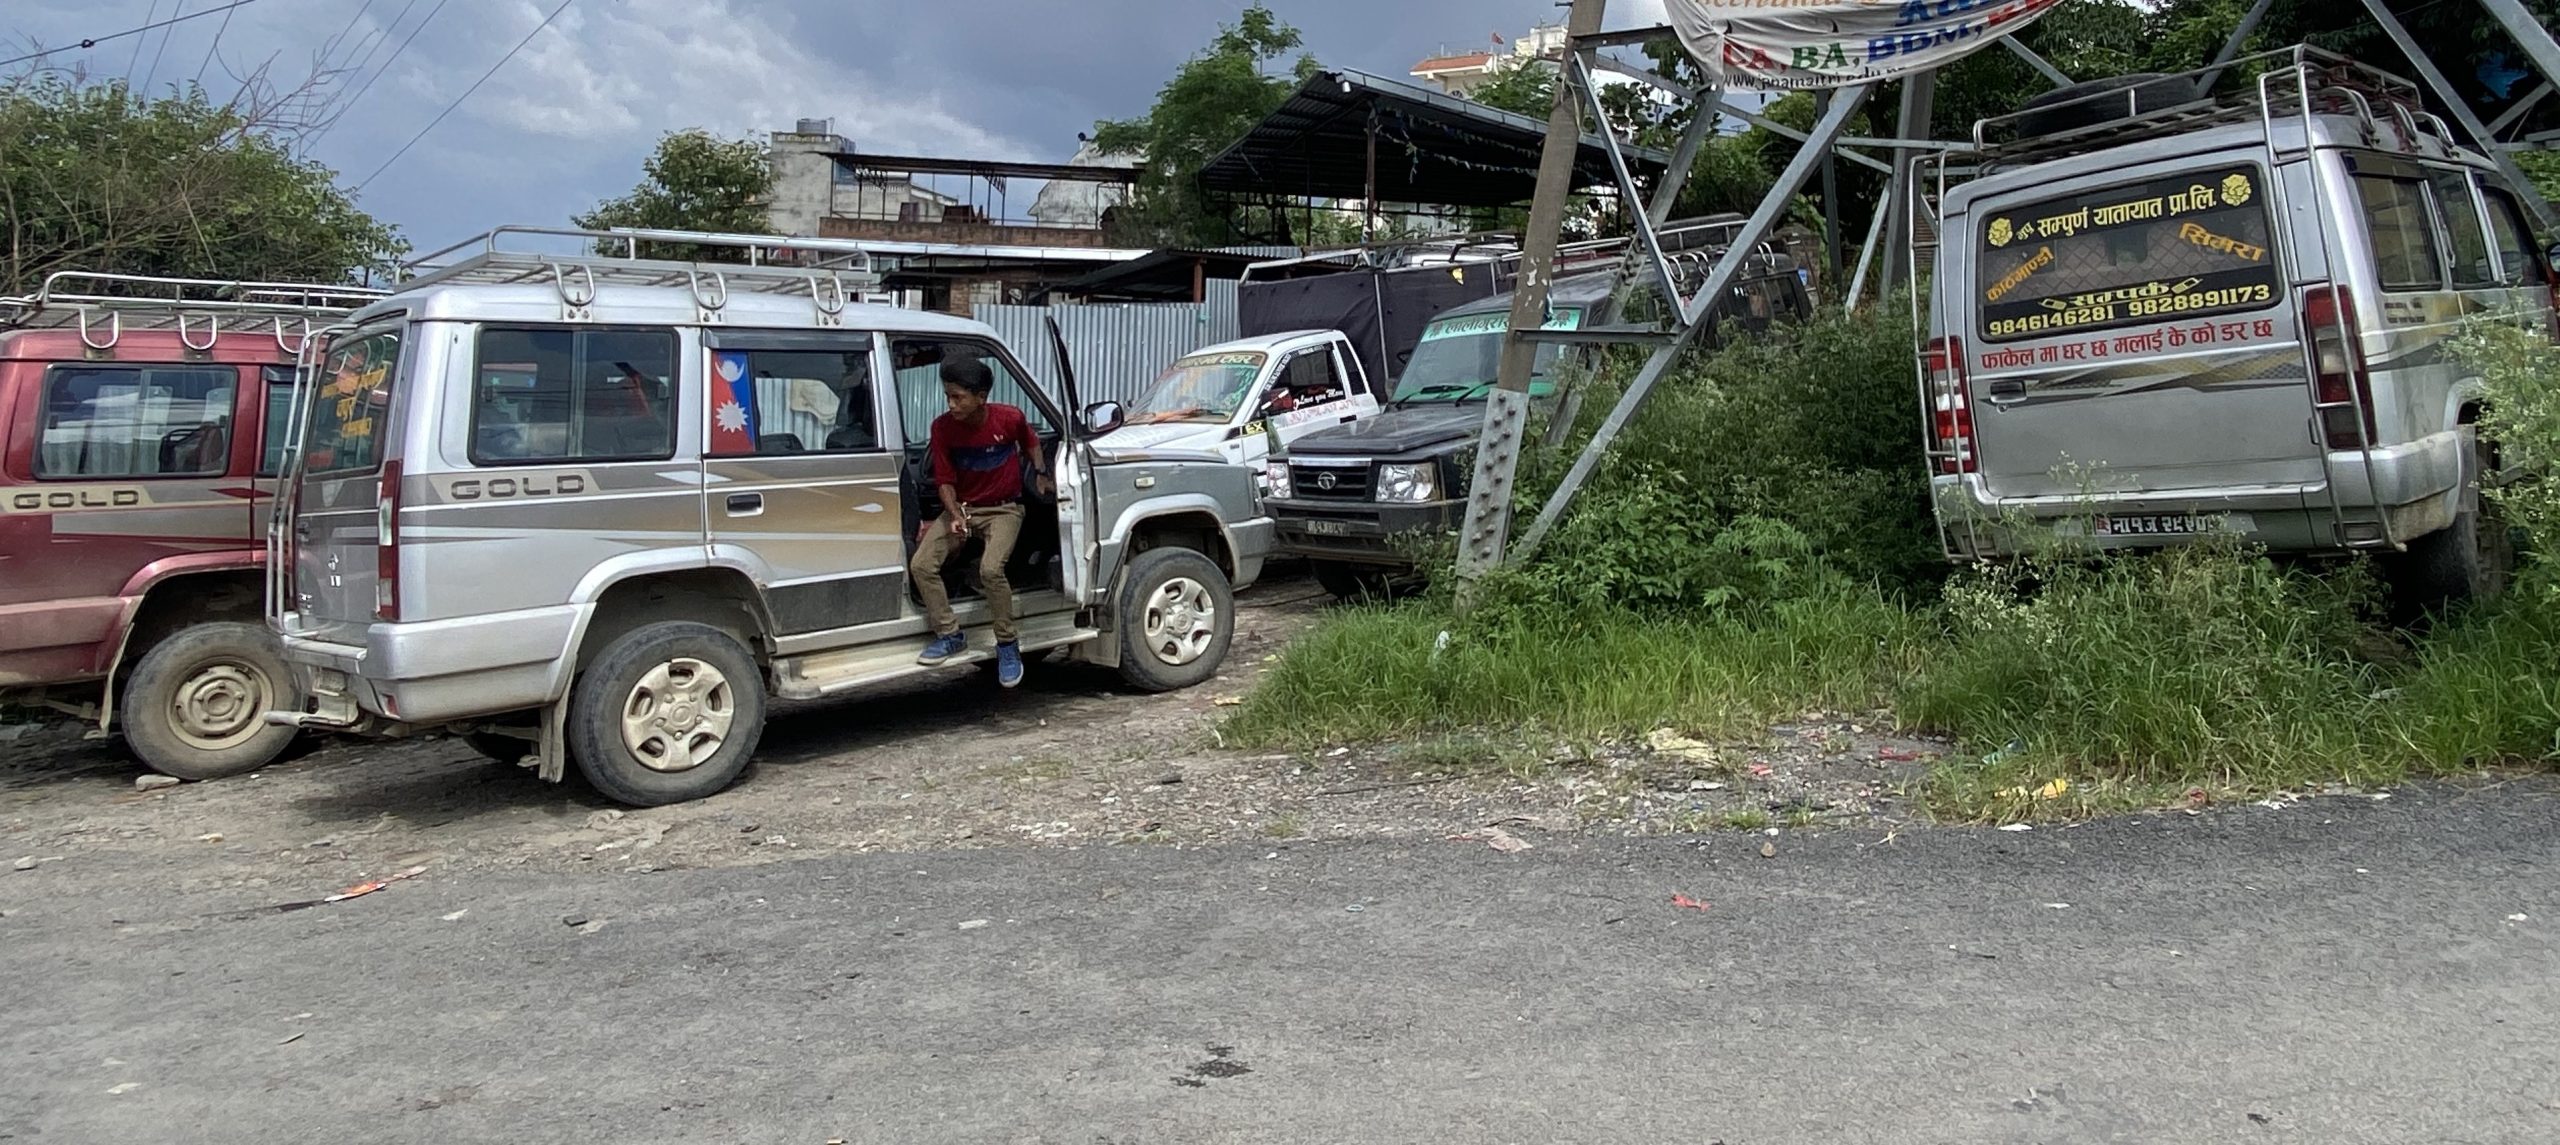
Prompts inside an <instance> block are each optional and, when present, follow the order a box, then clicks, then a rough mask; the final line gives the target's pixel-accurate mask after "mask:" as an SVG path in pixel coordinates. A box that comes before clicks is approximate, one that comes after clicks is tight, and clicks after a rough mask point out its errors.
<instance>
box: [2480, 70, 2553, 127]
mask: <svg viewBox="0 0 2560 1145" xmlns="http://www.w3.org/2000/svg"><path fill="white" fill-rule="evenodd" d="M2550 94H2551V84H2550V82H2549V81H2544V82H2541V83H2537V84H2535V85H2533V90H2532V91H2531V92H2529V93H2527V94H2526V95H2525V97H2524V98H2523V99H2520V100H2517V101H2516V102H2515V105H2514V106H2512V107H2509V108H2508V109H2507V110H2506V111H2504V112H2502V113H2500V114H2499V116H2498V118H2496V119H2492V120H2490V121H2489V133H2490V134H2492V135H2503V134H2506V130H2507V129H2508V128H2510V127H2513V126H2515V122H2516V121H2517V120H2519V119H2522V118H2524V117H2525V116H2526V114H2528V113H2530V112H2531V111H2532V110H2533V107H2534V105H2535V104H2538V103H2541V102H2542V97H2544V96H2546V95H2550Z"/></svg>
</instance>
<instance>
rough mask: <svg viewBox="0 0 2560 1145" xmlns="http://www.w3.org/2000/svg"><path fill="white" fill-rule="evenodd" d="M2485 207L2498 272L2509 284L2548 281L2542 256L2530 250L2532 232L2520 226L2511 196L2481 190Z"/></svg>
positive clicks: (2521, 214) (2493, 189)
mask: <svg viewBox="0 0 2560 1145" xmlns="http://www.w3.org/2000/svg"><path fill="white" fill-rule="evenodd" d="M2481 193H2482V197H2483V199H2484V200H2485V201H2486V202H2487V203H2488V205H2489V233H2490V234H2491V235H2494V236H2496V238H2497V244H2498V263H2499V269H2501V270H2503V271H2505V272H2506V280H2507V281H2508V282H2510V283H2517V284H2524V283H2530V284H2533V285H2537V286H2538V285H2541V283H2542V282H2543V280H2544V279H2545V278H2546V277H2548V276H2547V274H2546V273H2545V271H2544V268H2543V265H2542V254H2541V252H2539V251H2537V250H2535V249H2534V247H2533V238H2532V235H2533V232H2532V231H2531V230H2529V229H2527V228H2526V227H2525V225H2524V210H2523V208H2521V207H2518V206H2516V200H2515V196H2513V195H2509V194H2508V193H2506V191H2504V190H2502V189H2500V188H2497V187H2483V188H2481Z"/></svg>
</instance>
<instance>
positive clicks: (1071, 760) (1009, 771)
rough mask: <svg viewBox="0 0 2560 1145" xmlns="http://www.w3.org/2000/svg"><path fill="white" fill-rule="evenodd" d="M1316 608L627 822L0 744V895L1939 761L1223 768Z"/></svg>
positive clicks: (573, 793) (1635, 760)
mask: <svg viewBox="0 0 2560 1145" xmlns="http://www.w3.org/2000/svg"><path fill="white" fill-rule="evenodd" d="M1327 599H1328V598H1326V597H1324V595H1323V594H1322V593H1321V592H1320V591H1318V590H1316V589H1315V588H1314V587H1313V586H1312V585H1310V584H1307V583H1304V582H1299V581H1287V582H1280V583H1272V584H1266V585H1262V586H1258V587H1257V588H1255V589H1254V590H1252V591H1251V592H1248V593H1246V594H1244V596H1243V598H1242V599H1241V601H1240V605H1241V607H1240V609H1239V619H1238V627H1237V636H1236V641H1235V645H1234V648H1233V651H1232V652H1231V653H1230V654H1229V656H1228V658H1227V661H1226V665H1225V668H1224V669H1223V670H1222V671H1221V672H1220V674H1219V675H1218V676H1217V678H1215V679H1214V680H1212V681H1211V682H1209V683H1207V684H1205V685H1202V686H1200V687H1198V688H1193V689H1190V690H1188V691H1183V692H1176V693H1170V694H1165V695H1144V694H1140V693H1136V692H1133V691H1130V690H1128V689H1127V688H1125V687H1123V686H1121V685H1120V684H1119V683H1118V680H1117V677H1116V675H1115V674H1113V673H1110V672H1108V671H1104V670H1099V669H1092V668H1086V667H1082V666H1077V665H1069V664H1061V663H1041V664H1035V665H1034V666H1033V670H1032V672H1031V674H1030V677H1029V679H1028V680H1027V681H1026V683H1025V684H1024V686H1023V687H1022V688H1021V689H1019V690H1018V691H1014V692H1003V691H999V690H997V689H996V688H994V687H993V686H992V684H991V683H990V682H989V681H987V680H985V679H984V678H982V677H979V676H978V675H976V674H975V673H974V672H973V671H971V670H968V669H957V670H954V671H952V672H950V673H945V674H941V675H936V676H933V677H930V678H926V679H922V680H918V681H912V682H908V683H905V684H901V685H898V686H894V687H890V688H886V689H881V690H876V691H873V692H869V693H865V694H860V695H856V696H853V697H849V698H846V699H842V700H835V701H830V702H826V703H816V704H794V705H785V706H782V707H780V708H778V709H777V711H776V712H775V714H774V715H773V717H772V719H771V721H770V724H769V727H768V729H767V732H766V735H765V739H764V743H763V748H762V750H761V751H760V752H759V755H758V760H757V763H756V766H755V768H754V769H753V770H752V771H751V772H750V773H749V774H748V775H747V777H746V778H745V779H744V780H743V781H742V782H741V783H740V784H739V785H738V786H737V787H735V788H733V789H732V790H730V791H728V792H726V793H723V794H721V795H719V796H717V797H714V798H711V799H706V800H702V801H699V802H696V803H690V804H685V805H682V806H677V807H665V808H655V809H650V810H644V811H632V810H627V809H624V808H620V807H617V806H614V805H612V804H611V803H609V802H607V801H606V800H604V799H603V798H601V797H599V796H597V795H596V794H595V793H593V792H592V791H589V790H587V789H586V788H585V787H584V786H583V785H581V784H579V783H577V782H576V781H575V780H574V779H573V780H572V781H571V782H570V783H568V784H564V785H558V786H555V785H551V784H546V783H543V782H541V781H540V780H538V779H536V778H534V777H533V776H532V775H531V774H530V773H528V772H525V771H523V770H522V769H520V768H517V767H514V766H509V765H500V764H494V763H491V762H489V761H487V760H484V759H482V758H480V757H479V756H478V755H476V754H475V753H473V752H472V751H471V750H470V749H469V748H468V747H465V746H464V745H463V744H462V743H461V742H460V741H458V740H453V739H447V738H436V739H426V740H412V741H396V742H381V741H363V740H353V739H335V740H328V741H322V742H319V743H316V744H313V745H311V746H310V747H309V748H307V749H306V750H305V751H304V752H303V753H302V754H301V755H300V756H299V757H298V758H293V759H290V760H287V761H285V762H281V763H279V764H278V765H276V766H274V767H271V768H269V769H267V770H265V771H262V772H260V773H258V774H257V775H255V776H249V777H241V778H238V779H231V780H224V781H220V782H215V783H202V784H187V785H184V786H181V787H175V788H168V789H164V790H159V791H151V792H137V791H136V790H135V789H134V786H133V780H134V778H135V777H136V776H138V775H141V774H143V772H142V769H141V768H140V767H139V766H138V765H137V764H135V763H134V762H132V760H131V759H130V758H129V757H128V756H126V755H125V754H124V752H123V750H122V749H121V748H120V747H118V746H117V745H115V744H114V743H112V742H109V741H96V740H88V739H84V738H82V732H81V729H79V728H78V727H76V726H74V725H70V724H66V723H49V724H42V725H36V726H34V727H32V728H30V729H29V730H24V731H12V732H9V733H7V734H8V735H9V736H10V738H9V739H7V740H6V741H5V742H0V863H12V862H14V861H15V860H16V859H18V858H19V857H21V856H26V857H32V858H34V859H36V860H37V863H36V865H35V866H34V867H33V868H32V869H31V870H29V871H23V872H17V871H7V870H0V879H47V880H51V879H56V878H62V877H65V876H73V875H75V873H80V872H85V873H86V874H88V875H91V876H95V877H98V878H105V879H115V878H123V877H142V878H152V879H160V880H167V879H176V880H179V881H181V882H184V883H187V884H189V885H193V886H200V887H212V886H230V887H262V886H266V885H268V884H270V883H273V884H277V885H278V886H279V891H280V892H281V891H283V890H285V889H287V888H289V889H290V890H291V891H293V892H295V893H292V894H282V893H280V894H279V898H280V900H281V899H284V898H301V897H307V896H305V895H303V894H302V893H300V892H303V891H308V890H311V889H312V888H314V887H318V888H320V889H323V890H327V889H334V888H335V887H337V886H340V885H348V884H355V883H358V882H360V881H361V880H365V879H372V878H379V877H382V876H383V875H385V874H388V873H392V872H396V871H399V870H403V869H406V868H409V867H412V866H416V865H421V864H424V865H428V866H429V867H430V868H431V869H434V870H442V869H454V868H488V867H532V868H543V869H557V870H620V871H638V872H647V871H655V870H667V869H674V868H689V867H716V866H731V865H742V864H755V863H764V862H772V861H777V860H782V859H788V858H792V857H795V856H799V855H805V854H809V853H813V852H824V851H841V850H853V851H911V850H933V849H943V848H955V847H963V848H965V847H996V846H1052V847H1076V846H1096V845H1109V846H1131V845H1177V846H1178V845H1191V844H1202V843H1219V842H1233V841H1239V840H1259V841H1269V842H1274V843H1277V842H1281V841H1286V840H1297V839H1311V838H1351V837H1379V836H1388V837H1408V838H1437V839H1466V840H1475V839H1485V840H1487V841H1488V842H1491V843H1494V844H1497V845H1499V846H1500V847H1501V848H1502V849H1510V848H1511V847H1512V846H1514V845H1515V844H1516V843H1519V842H1526V843H1528V844H1530V845H1532V846H1534V845H1535V844H1536V842H1537V841H1538V839H1539V838H1540V837H1541V836H1542V835H1552V834H1558V833H1566V832H1583V831H1597V832H1607V833H1628V832H1633V833H1656V832H1671V831H1690V830H1700V829H1713V828H1718V827H1739V828H1757V827H1760V826H1763V825H1766V826H1775V827H1788V826H1796V827H1802V826H1815V825H1823V824H1841V823H1853V822H1878V821H1885V822H1890V821H1894V820H1897V819H1899V818H1900V817H1901V814H1900V811H1899V809H1898V805H1897V804H1896V802H1895V799H1894V797H1893V791H1894V789H1895V787H1896V785H1897V784H1898V783H1899V782H1901V781H1902V780H1904V779H1906V778H1907V777H1908V776H1910V775H1912V774H1915V773H1916V770H1917V769H1918V768H1919V767H1920V766H1922V764H1921V762H1920V761H1921V760H1922V759H1924V758H1926V756H1927V755H1928V754H1930V753H1933V752H1936V751H1940V750H1943V749H1944V746H1943V745H1939V744H1932V743H1928V742H1925V741H1914V740H1908V739H1904V738H1900V737H1897V736H1894V735H1892V734H1891V733H1890V732H1889V731H1888V730H1887V729H1886V728H1885V727H1884V725H1883V724H1882V723H1881V722H1880V721H1875V720H1872V719H1867V718H1840V717H1831V718H1825V719H1822V720H1817V721H1808V722H1804V723H1801V724H1796V725H1789V726H1786V727H1782V728H1779V729H1776V730H1775V731H1774V732H1773V733H1772V735H1771V736H1770V737H1769V738H1768V739H1767V740H1766V741H1765V742H1761V743H1755V744H1718V745H1699V746H1698V747H1688V746H1685V745H1684V744H1681V743H1672V742H1670V741H1668V740H1664V741H1663V742H1660V743H1652V744H1630V745H1624V746H1620V747H1605V748H1601V749H1598V750H1588V749H1583V748H1576V747H1573V746H1570V745H1563V744H1542V743H1535V742H1529V741H1519V740H1512V741H1501V740H1495V739H1468V738H1457V739H1437V740H1428V741H1423V742H1419V743H1412V744H1389V745H1359V746H1338V747H1330V748H1323V749H1318V750H1315V751H1311V752H1306V753H1297V754H1270V753H1252V752H1239V751H1232V750H1228V749H1226V748H1224V747H1222V746H1220V744H1219V736H1218V724H1219V722H1220V720H1221V718H1222V717H1223V716H1224V715H1226V714H1227V712H1228V711H1230V710H1231V709H1230V708H1229V707H1228V706H1227V704H1226V703H1222V702H1221V701H1228V702H1232V701H1233V700H1234V699H1235V698H1236V697H1239V696H1241V695H1242V694H1243V692H1244V691H1245V690H1246V689H1248V688H1250V687H1251V686H1252V685H1253V683H1254V681H1255V679H1256V678H1257V677H1258V676H1259V674H1260V673H1261V672H1262V671H1263V670H1264V669H1265V667H1266V666H1267V665H1268V664H1269V663H1270V661H1271V660H1272V659H1273V658H1274V657H1275V656H1276V654H1277V653H1278V651H1279V650H1280V648H1281V647H1282V646H1283V645H1284V644H1285V643H1286V642H1287V641H1288V640H1289V639H1290V638H1291V637H1292V636H1293V635H1294V634H1296V633H1297V632H1299V631H1301V630H1303V629H1304V628H1305V627H1306V626H1307V625H1309V624H1311V623H1312V622H1314V620H1315V619H1316V618H1317V617H1318V616H1319V615H1320V610H1321V609H1322V608H1323V607H1324V606H1325V604H1326V602H1327ZM1660 738H1661V737H1657V739H1660ZM1488 827H1491V828H1496V829H1497V830H1495V831H1494V832H1493V833H1492V834H1491V835H1484V834H1479V833H1480V832H1483V831H1484V830H1485V829H1486V828H1488ZM1505 839H1508V840H1511V842H1507V843H1506V842H1503V840H1505ZM1478 845H1483V844H1478ZM390 893H397V892H396V891H394V892H390Z"/></svg>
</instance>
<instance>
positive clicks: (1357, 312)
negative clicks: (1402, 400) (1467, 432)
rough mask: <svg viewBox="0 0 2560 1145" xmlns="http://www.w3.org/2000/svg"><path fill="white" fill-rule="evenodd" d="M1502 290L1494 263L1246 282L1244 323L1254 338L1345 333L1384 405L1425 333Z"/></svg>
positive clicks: (1241, 306) (1240, 303)
mask: <svg viewBox="0 0 2560 1145" xmlns="http://www.w3.org/2000/svg"><path fill="white" fill-rule="evenodd" d="M1498 289H1500V287H1499V286H1498V285H1497V284H1496V283H1495V281H1494V273H1493V266H1492V264H1490V263H1467V264H1461V265H1458V266H1430V267H1408V268H1403V269H1397V270H1373V269H1366V268H1363V269H1359V270H1347V271H1343V272H1342V273H1339V274H1325V275H1317V276H1315V277H1311V278H1284V279H1279V280H1276V281H1271V282H1247V283H1244V284H1243V285H1242V286H1240V287H1238V289H1237V292H1236V311H1237V315H1236V316H1237V320H1238V323H1239V326H1240V330H1241V333H1242V334H1243V335H1244V336H1245V337H1248V338H1251V337H1256V336H1259V335H1263V334H1279V333H1284V332H1286V331H1290V330H1340V331H1342V335H1343V337H1345V338H1349V339H1350V340H1351V345H1352V347H1353V349H1355V350H1356V351H1357V352H1358V353H1359V355H1360V368H1361V370H1362V371H1363V372H1365V373H1367V374H1368V375H1369V384H1370V386H1371V387H1372V388H1374V389H1375V390H1376V391H1377V396H1378V398H1379V400H1381V401H1383V400H1385V399H1386V397H1387V395H1388V394H1390V393H1393V392H1394V388H1393V387H1394V381H1395V379H1396V378H1397V377H1399V376H1401V375H1402V374H1403V373H1404V364H1405V360H1406V359H1408V358H1411V357H1413V348H1414V347H1415V346H1416V345H1418V344H1420V343H1421V341H1422V328H1423V327H1424V326H1426V325H1429V324H1430V322H1431V320H1432V319H1433V318H1436V317H1438V316H1439V315H1440V313H1441V312H1442V311H1445V310H1448V309H1450V308H1451V307H1455V306H1460V305H1463V304H1465V303H1469V302H1473V301H1475V300H1477V299H1479V298H1488V297H1491V296H1492V295H1493V294H1494V292H1495V291H1496V290H1498Z"/></svg>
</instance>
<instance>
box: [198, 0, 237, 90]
mask: <svg viewBox="0 0 2560 1145" xmlns="http://www.w3.org/2000/svg"><path fill="white" fill-rule="evenodd" d="M238 6H239V5H236V4H235V5H232V7H234V8H236V7H238ZM230 30H231V9H230V8H225V9H223V10H222V26H221V27H219V28H215V29H214V30H213V43H211V44H209V45H207V46H206V47H205V50H204V62H203V63H200V64H197V65H196V78H195V84H196V86H198V87H202V86H204V70H205V69H206V68H209V67H212V66H213V58H214V57H215V56H218V55H221V54H222V34H223V33H224V32H228V31H230ZM224 66H225V67H228V66H230V65H228V64H226V65H224Z"/></svg>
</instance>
